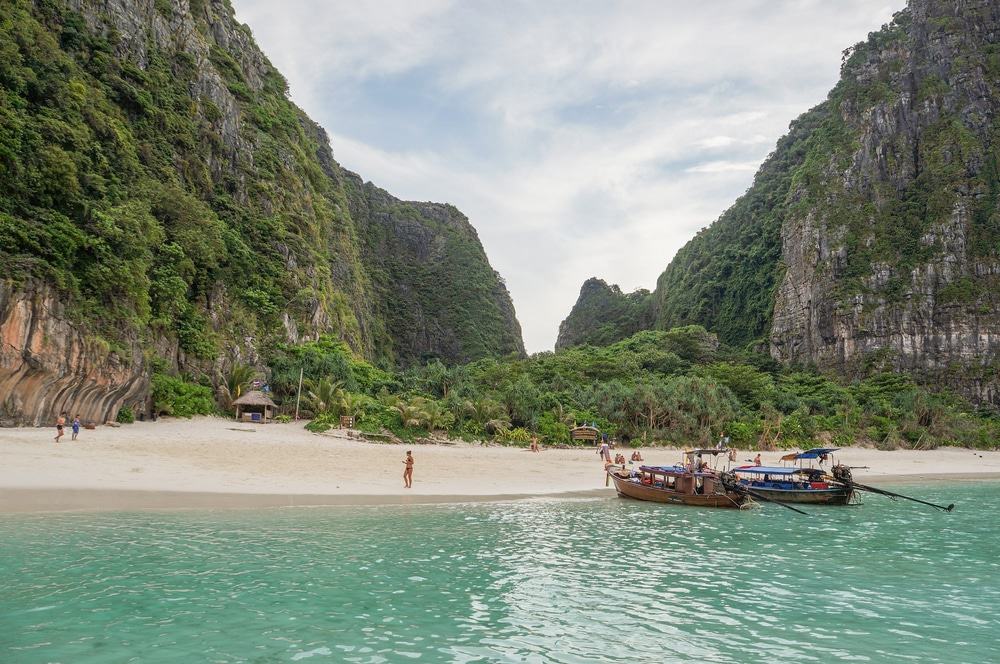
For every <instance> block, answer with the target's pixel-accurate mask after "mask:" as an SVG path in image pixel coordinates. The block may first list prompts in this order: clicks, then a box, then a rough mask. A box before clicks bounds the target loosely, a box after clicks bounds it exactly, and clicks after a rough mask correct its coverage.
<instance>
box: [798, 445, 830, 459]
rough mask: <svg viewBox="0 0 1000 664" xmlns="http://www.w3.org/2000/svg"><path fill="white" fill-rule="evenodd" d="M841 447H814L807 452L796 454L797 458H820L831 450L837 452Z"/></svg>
mask: <svg viewBox="0 0 1000 664" xmlns="http://www.w3.org/2000/svg"><path fill="white" fill-rule="evenodd" d="M839 449H840V448H839V447H814V448H812V449H811V450H806V451H805V452H800V453H798V454H796V455H795V458H796V459H818V458H820V457H821V456H824V455H827V454H829V453H830V452H836V451H837V450H839Z"/></svg>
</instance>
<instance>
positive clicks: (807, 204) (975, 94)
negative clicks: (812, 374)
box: [770, 0, 1000, 404]
mask: <svg viewBox="0 0 1000 664" xmlns="http://www.w3.org/2000/svg"><path fill="white" fill-rule="evenodd" d="M830 103H831V105H832V110H833V113H834V114H835V115H834V118H833V121H832V122H831V123H830V124H829V125H828V126H829V127H831V128H833V129H836V130H837V131H838V132H840V133H841V134H842V136H844V140H834V141H831V144H830V145H829V146H828V147H829V149H828V150H827V154H825V155H822V157H823V159H822V161H821V162H818V163H817V164H816V169H817V173H818V174H822V182H819V181H816V182H814V181H812V180H811V179H810V178H803V179H801V180H800V181H799V183H798V185H797V186H796V187H794V188H793V190H792V192H791V193H790V198H791V199H792V200H797V201H801V203H799V204H796V205H793V206H792V209H791V211H790V214H789V215H788V217H787V218H786V220H785V223H784V226H783V227H782V233H781V239H782V259H783V261H784V263H785V265H786V266H787V271H786V272H785V275H784V279H783V280H782V282H781V285H780V287H779V289H778V291H777V294H776V298H775V305H774V318H773V325H772V328H771V334H770V343H771V351H772V354H773V355H774V356H775V357H776V358H778V359H781V360H785V361H797V362H811V363H815V364H818V365H820V366H825V367H831V368H835V369H838V370H840V371H843V372H847V373H853V372H857V371H863V370H864V369H865V368H866V366H870V365H872V364H882V365H886V366H892V367H895V368H896V369H901V370H907V371H911V372H914V373H916V374H918V375H921V376H922V377H923V378H924V379H925V380H933V381H938V382H943V383H945V384H949V385H952V386H954V387H956V388H958V389H960V390H961V391H963V392H964V393H966V394H967V395H968V396H970V397H972V398H973V399H974V400H976V401H983V402H991V403H995V404H997V403H1000V392H998V382H997V375H998V374H997V366H996V364H997V361H998V359H1000V309H998V307H997V304H998V299H997V297H998V296H997V293H998V290H997V286H998V285H1000V282H998V275H1000V225H998V224H997V219H998V214H1000V211H998V209H997V202H998V197H997V193H998V189H1000V181H998V173H1000V171H998V168H997V166H998V158H1000V145H998V143H997V142H996V141H997V139H998V138H1000V133H998V129H1000V124H998V123H997V117H998V113H1000V5H998V4H997V3H995V2H991V1H989V0H980V1H974V0H969V1H966V2H939V1H935V0H914V1H913V2H911V5H910V8H909V10H908V11H907V12H905V13H903V14H900V15H899V16H898V17H897V19H896V21H895V22H894V24H893V25H891V26H888V27H887V28H885V29H883V30H882V31H881V32H879V33H875V34H873V35H872V37H871V38H870V39H869V40H868V42H866V43H864V44H861V45H858V46H857V47H856V48H855V49H853V50H852V51H850V52H848V54H847V60H846V62H845V65H844V70H843V79H842V81H841V83H840V84H839V85H838V87H837V89H836V90H835V91H834V93H833V94H832V95H831V101H830ZM817 156H818V155H817Z"/></svg>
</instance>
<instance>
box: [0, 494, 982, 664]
mask: <svg viewBox="0 0 1000 664" xmlns="http://www.w3.org/2000/svg"><path fill="white" fill-rule="evenodd" d="M909 490H911V491H913V492H915V493H919V494H920V495H921V496H924V497H928V498H930V499H932V500H937V501H942V502H952V501H953V502H956V503H958V504H959V505H958V508H957V509H956V511H955V512H954V513H952V514H944V513H940V512H937V511H934V510H931V509H929V508H924V507H920V506H917V505H911V504H906V503H891V502H890V501H888V500H886V499H883V498H880V497H871V498H867V499H866V504H865V505H862V506H860V507H847V508H825V509H824V508H811V509H810V512H812V513H813V516H811V517H808V518H807V517H801V516H798V515H795V514H793V513H791V512H787V511H785V510H782V509H781V508H778V507H774V506H771V507H767V508H763V509H760V510H755V511H752V512H740V511H736V510H702V509H697V508H682V507H659V506H656V505H651V504H648V503H639V502H633V501H625V500H620V499H599V500H587V501H555V500H552V501H546V500H538V501H525V502H516V503H493V504H478V505H476V504H469V505H450V506H420V507H365V508H354V509H350V510H349V509H345V508H288V509H275V510H264V511H254V512H243V511H219V512H172V513H159V512H154V513H102V514H59V515H18V516H5V517H0V547H2V548H0V554H2V556H0V662H5V663H7V662H10V663H20V662H74V663H77V662H126V661H136V662H167V661H172V662H292V661H304V662H307V663H308V664H319V663H322V662H407V661H412V660H417V661H427V662H597V661H627V660H630V659H633V660H636V661H648V662H664V661H667V662H683V661H691V660H697V661H706V662H788V661H796V662H839V661H855V662H890V661H892V662H895V661H907V660H909V661H914V662H921V663H924V662H949V663H952V662H977V663H980V662H990V661H1000V619H998V609H997V607H998V604H1000V558H998V554H1000V531H998V529H997V527H996V515H997V514H998V513H1000V484H995V483H990V484H975V483H969V484H963V485H959V486H955V485H952V486H947V485H943V484H941V485H933V486H924V487H909Z"/></svg>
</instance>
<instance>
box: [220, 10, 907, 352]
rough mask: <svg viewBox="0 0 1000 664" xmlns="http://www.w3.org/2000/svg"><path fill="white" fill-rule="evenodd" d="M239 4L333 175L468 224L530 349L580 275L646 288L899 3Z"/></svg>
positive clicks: (552, 327)
mask: <svg viewBox="0 0 1000 664" xmlns="http://www.w3.org/2000/svg"><path fill="white" fill-rule="evenodd" d="M234 2H235V6H236V14H237V16H238V18H239V19H240V20H241V21H243V22H245V23H247V24H248V25H249V26H250V28H251V29H252V30H253V33H254V35H255V36H256V38H257V41H258V43H259V44H260V46H261V47H262V48H263V50H264V52H265V53H266V54H267V55H268V57H269V58H270V59H271V61H272V62H273V63H274V65H275V66H276V67H277V68H278V69H279V70H280V71H281V72H282V73H283V74H284V75H285V76H286V77H287V79H288V82H289V86H290V88H291V97H292V99H293V100H294V101H295V102H296V103H298V104H299V105H300V106H302V107H303V108H304V109H305V110H306V112H307V113H309V115H310V116H311V117H312V118H313V119H314V120H316V121H317V122H319V123H320V124H321V125H323V127H325V128H326V130H327V131H328V132H329V134H330V139H331V143H332V144H333V152H334V156H335V157H336V159H337V160H338V161H339V162H340V163H341V164H342V165H343V166H345V167H346V168H349V169H351V170H353V171H357V172H358V173H360V174H361V176H362V177H363V178H365V179H366V180H371V181H372V182H374V183H375V184H377V185H379V186H381V187H383V188H385V189H387V190H388V191H389V192H391V193H392V194H394V195H396V196H398V197H400V198H404V199H408V200H421V201H424V200H430V201H438V202H447V203H452V204H454V205H455V206H457V207H458V208H459V209H460V210H462V211H463V212H464V213H465V214H466V215H468V217H469V219H470V220H471V222H472V224H473V225H474V226H475V227H476V229H477V230H478V231H479V237H480V238H481V239H482V242H483V245H484V246H485V247H486V253H487V254H488V255H489V258H490V262H491V263H492V264H493V267H494V268H495V269H496V270H498V271H499V272H500V274H501V275H503V277H504V278H505V279H506V281H507V286H508V288H509V289H510V292H511V295H512V297H513V299H514V306H515V308H516V309H517V315H518V319H519V320H520V321H521V327H522V328H523V330H524V341H525V344H526V346H527V348H528V351H529V352H536V351H540V350H547V349H551V348H552V345H553V343H554V342H555V338H556V333H557V330H558V326H559V322H560V321H561V320H562V319H563V318H565V317H566V315H567V314H568V313H569V311H570V308H571V307H572V306H573V303H574V302H575V301H576V297H577V295H578V293H579V289H580V285H581V284H582V283H583V281H584V280H585V279H587V278H588V277H590V276H598V277H601V278H603V279H605V280H607V281H608V282H609V283H617V284H620V285H621V287H622V289H623V290H626V291H631V290H634V289H635V288H649V289H652V288H653V287H654V286H655V283H656V277H657V276H658V275H659V274H660V272H662V271H663V269H664V267H666V265H667V263H668V262H669V261H670V259H671V258H672V257H673V255H674V253H675V252H676V251H677V249H679V248H680V247H681V246H682V245H683V244H684V243H685V242H687V241H688V240H689V239H690V238H691V237H692V236H693V235H694V234H695V233H696V232H697V231H698V229H700V228H702V227H704V226H706V225H708V224H710V223H711V222H712V221H713V220H715V219H716V218H717V217H718V216H719V214H720V213H721V212H722V211H724V210H725V209H726V208H728V207H729V206H730V205H731V204H732V202H733V200H734V199H735V198H736V197H737V196H739V195H740V194H741V193H743V192H744V191H745V190H746V188H747V187H748V186H749V185H750V182H751V180H752V178H753V174H754V172H755V171H756V169H757V166H758V165H759V164H760V162H761V160H762V159H763V158H764V157H765V156H766V155H767V154H768V153H769V152H770V151H771V150H772V149H773V147H774V144H775V141H776V140H777V139H778V138H779V137H780V136H781V135H782V134H783V133H785V130H786V129H787V127H788V123H789V122H790V121H791V120H792V119H793V118H795V117H796V116H797V115H799V114H801V113H802V112H804V111H806V110H807V109H809V108H810V107H812V106H814V105H816V104H817V103H819V102H820V101H822V100H823V99H824V98H825V97H826V93H827V92H828V91H829V89H830V88H831V87H832V86H833V84H834V83H835V82H836V80H837V75H838V70H839V67H840V54H841V51H842V50H843V49H844V48H846V47H848V46H850V45H852V44H854V43H855V42H858V41H861V40H863V39H864V38H865V37H866V36H867V34H868V32H869V31H872V30H876V29H878V28H879V27H880V26H881V25H882V24H883V23H886V22H887V21H888V20H889V19H890V17H891V15H892V13H893V12H894V11H897V10H899V9H901V8H902V7H903V6H904V5H905V2H904V0H837V1H836V2H831V1H830V0H711V1H708V0H706V1H704V2H690V1H689V0H684V1H680V0H677V1H667V0H659V1H656V0H654V1H650V2H638V1H637V2H617V3H616V2H609V1H604V2H585V1H581V0H573V1H568V2H544V1H542V0H533V1H527V2H515V1H511V0H504V1H499V0H498V1H495V2H486V1H472V0H464V1H454V2H451V1H448V0H427V1H423V2H421V1H419V0H398V1H397V0H380V1H369V0H366V1H365V2H358V1H357V0H351V1H350V2H347V1H343V2H340V1H330V0H283V1H282V2H274V1H273V0H234Z"/></svg>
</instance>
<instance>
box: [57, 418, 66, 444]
mask: <svg viewBox="0 0 1000 664" xmlns="http://www.w3.org/2000/svg"><path fill="white" fill-rule="evenodd" d="M64 426H66V411H63V412H62V413H60V414H59V417H57V418H56V442H57V443H58V442H59V439H60V438H62V437H63V427H64Z"/></svg>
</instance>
